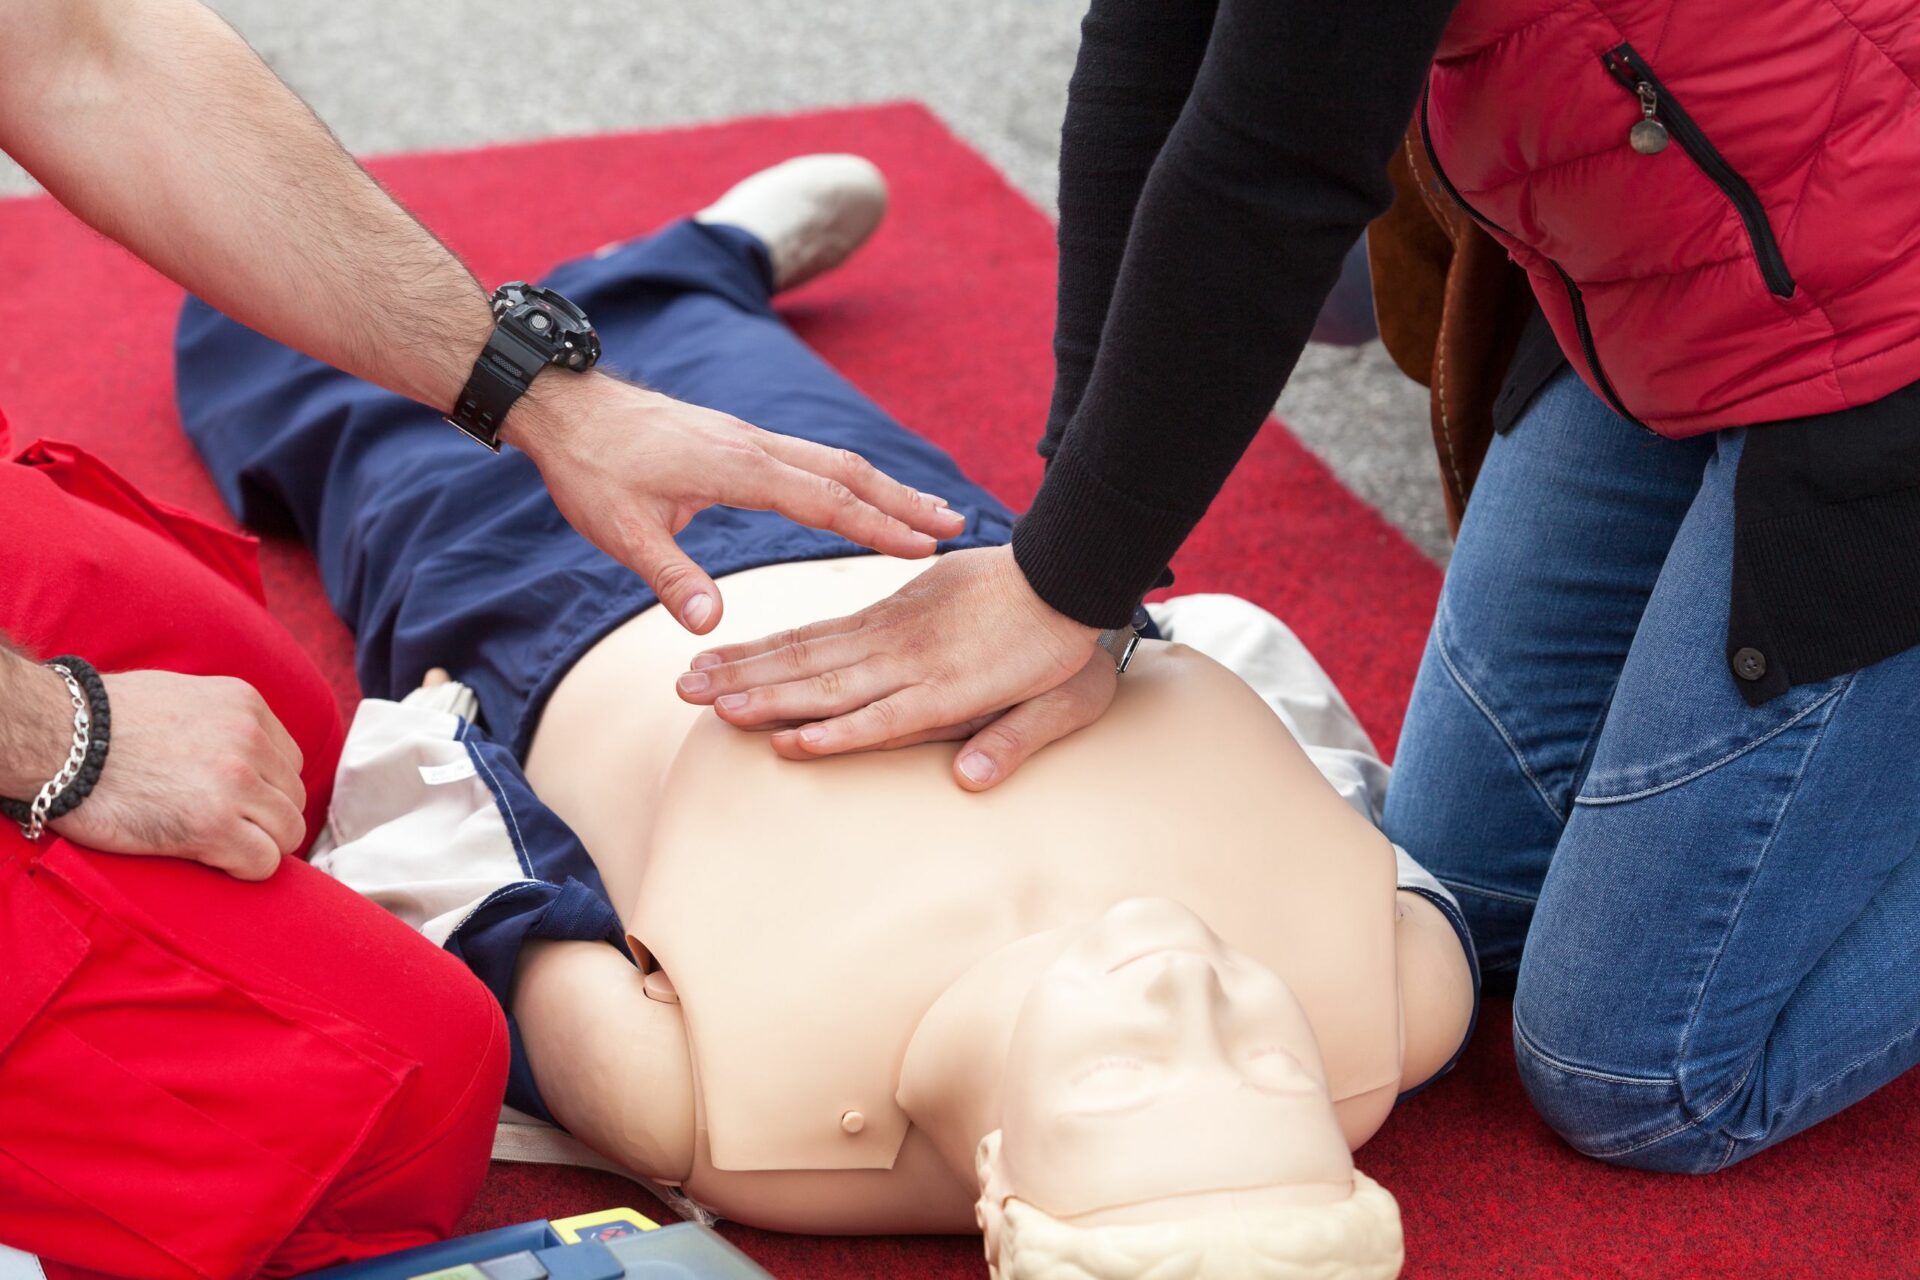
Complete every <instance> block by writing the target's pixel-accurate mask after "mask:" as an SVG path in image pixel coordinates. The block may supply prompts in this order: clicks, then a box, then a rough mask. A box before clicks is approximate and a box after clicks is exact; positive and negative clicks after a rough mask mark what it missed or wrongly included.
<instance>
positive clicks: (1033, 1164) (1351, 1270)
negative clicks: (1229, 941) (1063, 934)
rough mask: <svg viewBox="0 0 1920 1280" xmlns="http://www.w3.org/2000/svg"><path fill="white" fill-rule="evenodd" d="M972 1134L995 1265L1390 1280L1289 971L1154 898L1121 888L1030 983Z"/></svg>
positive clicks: (1392, 1248) (1005, 1272)
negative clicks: (998, 1077)
mask: <svg viewBox="0 0 1920 1280" xmlns="http://www.w3.org/2000/svg"><path fill="white" fill-rule="evenodd" d="M1006 1081H1007V1083H1006V1091H1005V1098H1004V1112H1003V1115H1002V1123H1001V1128H1000V1129H999V1130H998V1131H996V1132H994V1133H992V1134H989V1135H988V1136H987V1137H986V1139H985V1140H984V1141H983V1142H982V1143H981V1145H980V1152H979V1159H978V1166H979V1173H980V1180H981V1198H980V1204H979V1218H980V1225H981V1228H982V1230H983V1231H984V1232H985V1234H986V1249H987V1260H988V1263H989V1264H990V1266H991V1267H992V1269H993V1275H994V1280H1121V1277H1137V1276H1149V1275H1150V1276H1152V1277H1154V1280H1254V1278H1258V1280H1306V1278H1307V1277H1313V1278H1315V1280H1391V1277H1394V1276H1397V1275H1398V1274H1399V1272H1400V1266H1401V1258H1402V1250H1401V1236H1400V1217H1399V1211H1398V1209H1397V1208H1396V1206H1395V1205H1394V1202H1393V1197H1391V1196H1390V1195H1388V1194H1387V1193H1386V1192H1385V1191H1384V1190H1382V1189H1381V1188H1380V1187H1379V1186H1378V1185H1377V1184H1375V1183H1374V1182H1372V1181H1371V1180H1370V1179H1368V1178H1366V1177H1365V1176H1364V1175H1362V1174H1359V1173H1357V1172H1356V1171H1355V1170H1354V1167H1353V1160H1352V1157H1351V1156H1350V1155H1349V1153H1348V1151H1347V1144H1346V1139H1345V1137H1344V1136H1343V1134H1342V1132H1341V1129H1340V1125H1339V1122H1338V1119H1337V1118H1336V1116H1335V1114H1334V1109H1333V1103H1332V1101H1331V1099H1330V1098H1329V1096H1328V1092H1327V1080H1326V1072H1325V1068H1324V1067H1323V1065H1322V1064H1321V1060H1320V1049H1319V1045H1318V1043H1317V1042H1316V1041H1315V1039H1314V1035H1313V1029H1312V1027H1311V1026H1310V1025H1308V1022H1307V1018H1306V1014H1305V1012H1304V1011H1303V1010H1302V1009H1301V1008H1300V1004H1299V1001H1298V1000H1296V999H1295V998H1294V995H1293V992H1292V991H1291V990H1290V989H1289V988H1288V987H1287V985H1286V983H1284V982H1282V981H1281V980H1280V978H1279V977H1278V976H1277V975H1276V974H1274V973H1273V971H1272V970H1270V969H1267V968H1265V967H1264V966H1262V965H1260V964H1258V963H1257V962H1255V961H1253V960H1251V959H1249V958H1247V957H1246V956H1243V955H1240V954H1238V953H1236V952H1233V951H1231V950H1229V949H1228V948H1227V947H1226V945H1225V944H1224V943H1223V942H1221V940H1220V939H1219V938H1218V937H1217V936H1216V935H1215V934H1214V933H1213V932H1212V931H1211V930H1210V929H1208V928H1207V926H1206V924H1205V923H1203V922H1202V921H1201V920H1200V918H1199V917H1198V916H1196V915H1194V914H1193V913H1192V912H1191V911H1189V910H1187V909H1186V908H1185V907H1182V906H1180V905H1179V904H1177V903H1174V902H1171V901H1168V900H1166V899H1159V898H1149V899H1135V900H1133V901H1130V902H1123V903H1121V904H1119V905H1118V906H1115V907H1114V908H1112V909H1111V910H1110V911H1108V912H1107V914H1106V915H1104V916H1103V917H1102V918H1101V919H1100V920H1099V921H1097V922H1095V923H1094V924H1093V925H1092V926H1090V927H1089V928H1088V929H1087V930H1086V931H1085V932H1084V933H1082V934H1081V935H1080V936H1079V937H1078V938H1077V939H1075V940H1074V941H1073V942H1072V943H1071V944H1070V945H1069V946H1068V948H1067V949H1066V951H1065V952H1064V953H1062V954H1061V956H1060V957H1059V959H1058V960H1056V961H1055V962H1054V963H1053V964H1052V965H1051V966H1050V967H1049V968H1048V969H1047V970H1046V971H1045V972H1044V973H1043V974H1042V975H1041V977H1040V979H1039V981H1038V982H1036V983H1035V985H1034V987H1033V989H1032V991H1031V993H1030V994H1029V996H1028V998H1027V1001H1026V1003H1025V1005H1024V1006H1023V1008H1022V1009H1021V1012H1020V1016H1019V1019H1018V1021H1017V1023H1016V1024H1015V1028H1014V1034H1013V1040H1012V1043H1011V1045H1010V1047H1009V1052H1008V1061H1007V1072H1006Z"/></svg>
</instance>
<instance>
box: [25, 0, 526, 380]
mask: <svg viewBox="0 0 1920 1280" xmlns="http://www.w3.org/2000/svg"><path fill="white" fill-rule="evenodd" d="M0 30H4V31H5V32H6V36H5V39H4V40H0V149H4V150H5V151H7V152H8V154H10V155H11V156H13V158H14V159H15V160H17V161H18V162H19V163H20V164H21V165H22V166H23V167H24V168H26V169H27V170H28V171H29V172H30V173H32V174H33V175H34V177H35V178H37V179H39V181H40V182H41V183H42V184H43V185H44V186H45V187H46V188H47V190H48V191H50V192H51V193H52V194H53V195H54V196H55V197H57V198H58V199H59V200H60V201H61V202H62V203H64V204H65V205H66V206H67V207H68V208H70V209H72V210H73V211H74V212H75V213H76V214H78V215H79V216H80V217H81V218H83V219H85V220H86V221H87V222H88V223H90V224H91V225H92V226H94V227H95V228H96V229H98V230H99V231H100V232H102V233H103V234H105V235H107V236H109V237H111V238H112V239H114V240H117V241H119V242H120V243H121V244H123V245H125V246H126V247H127V248H128V249H130V250H132V251H133V252H134V253H136V254H138V255H139V256H140V257H141V258H144V259H145V260H146V261H147V262H149V263H151V264H152V265H153V266H154V267H155V268H157V269H158V270H160V271H162V272H164V273H165V274H166V275H168V276H169V277H171V278H172V279H173V280H175V281H176V282H178V283H179V284H181V285H183V286H185V287H186V288H187V289H189V290H191V291H192V292H194V293H196V294H198V295H199V296H200V297H202V298H204V299H206V300H207V301H208V302H210V303H212V304H213V305H214V306H216V307H218V308H220V309H221V310H222V311H225V312H226V313H227V314H229V315H231V316H233V317H234V318H235V319H237V320H240V321H242V322H243V323H245V324H247V325H249V326H250V327H252V328H255V329H258V330H259V331H260V332H262V333H265V334H267V335H268V336H270V337H273V338H275V339H278V340H279V341H281V342H284V343H286V344H287V345H288V346H291V347H295V348H297V349H299V350H301V351H304V352H306V353H307V354H309V355H312V356H315V357H317V358H318V359H321V360H324V361H326V362H328V363H329V364H333V365H337V366H338V367H340V368H343V369H346V370H347V371H349V372H351V373H354V374H357V375H359V376H360V377H363V378H366V379H367V380H369V381H371V382H376V383H379V384H380V385H382V386H384V387H387V388H389V389H390V390H393V391H397V392H399V393H401V394H402V395H406V396H409V397H411V398H413V399H415V400H419V401H421V402H423V403H426V404H429V405H432V406H433V407H435V408H438V409H442V410H444V409H446V408H448V407H449V406H450V405H451V404H452V403H453V401H454V399H455V397H456V396H457V395H458V394H459V391H460V388H461V386H462V385H463V384H464V383H465V381H466V377H467V374H468V372H469V371H470V370H471V368H472V366H473V361H474V359H475V357H476V356H477V355H478V354H479V351H480V349H481V347H482V346H483V345H484V344H485V342H486V340H487V335H488V333H489V332H490V330H491V316H490V313H489V310H488V304H487V297H486V293H485V291H484V290H483V289H482V288H481V287H480V285H479V284H478V282H476V281H475V280H474V278H473V276H472V274H471V273H470V272H469V271H468V270H467V269H466V268H465V267H464V266H463V265H462V264H461V263H460V261H459V260H458V259H457V258H455V257H454V256H453V254H451V253H450V252H448V250H447V249H446V248H445V247H444V246H442V245H441V244H440V243H439V241H437V240H436V239H435V238H434V237H433V236H432V235H431V234H429V233H428V232H427V231H426V230H425V229H424V228H422V227H421V226H420V224H419V223H418V222H416V221H415V220H414V219H413V217H412V216H411V215H409V214H408V213H407V212H406V211H405V210H404V209H402V208H401V207H400V206H399V205H397V204H395V203H394V202H393V200H392V199H391V198H390V197H389V196H388V195H387V194H386V193H385V192H384V191H383V190H382V189H381V188H380V186H379V185H378V184H377V183H375V182H374V181H373V179H372V178H370V177H369V176H368V175H367V174H366V172H365V171H364V170H362V169H361V168H360V166H359V165H358V164H356V163H355V162H354V160H353V158H352V157H351V156H349V155H347V153H346V152H345V151H344V150H342V149H341V147H340V145H339V143H338V142H337V141H336V140H335V139H334V137H333V135H332V134H331V133H329V132H328V130H327V128H326V126H325V125H323V124H322V123H321V122H320V121H319V120H318V119H316V118H315V116H314V115H313V113H312V112H311V111H309V110H308V109H307V107H306V105H305V104H304V103H302V102H301V101H300V99H299V98H297V97H296V96H295V95H294V94H293V92H292V91H291V90H289V89H288V88H287V87H286V86H285V85H284V84H282V83H281V82H280V80H279V79H278V77H276V76H275V75H274V74H273V72H272V71H271V70H269V69H268V68H267V66H266V64H265V63H263V62H262V61H261V60H260V59H259V57H257V56H256V55H255V54H254V52H253V50H252V49H251V48H250V47H248V45H247V43H246V42H245V41H244V40H242V39H241V38H240V36H239V35H238V34H237V33H236V32H235V31H234V30H233V29H232V28H231V27H229V26H228V25H227V24H226V23H225V22H224V21H223V20H222V19H221V18H220V17H219V16H218V15H216V14H215V13H213V12H212V11H211V10H209V9H207V8H206V7H205V6H204V5H202V4H200V3H199V2H198V0H60V2H59V3H55V4H48V3H46V2H45V0H0Z"/></svg>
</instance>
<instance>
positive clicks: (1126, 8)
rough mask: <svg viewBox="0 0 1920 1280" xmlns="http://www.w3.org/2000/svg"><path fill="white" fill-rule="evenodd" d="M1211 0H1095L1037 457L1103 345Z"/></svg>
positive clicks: (1080, 59) (1075, 91)
mask: <svg viewBox="0 0 1920 1280" xmlns="http://www.w3.org/2000/svg"><path fill="white" fill-rule="evenodd" d="M1214 9H1215V4H1214V0H1191V2H1189V3H1180V4H1168V3H1166V0H1093V5H1092V7H1091V8H1090V9H1089V10H1088V12H1087V17H1086V20H1085V21H1084V22H1083V23H1081V26H1080V50H1079V54H1078V55H1077V57H1076V59H1075V61H1074V68H1073V79H1072V80H1071V81H1070V82H1069V84H1068V86H1067V114H1066V119H1065V121H1064V122H1063V124H1062V126H1061V129H1060V236H1059V239H1060V280H1059V301H1058V309H1057V311H1056V313H1055V319H1054V330H1053V354H1054V384H1053V403H1052V405H1051V407H1050V408H1049V409H1048V412H1047V430H1046V435H1045V436H1044V437H1043V439H1042V440H1041V442H1040V453H1041V456H1043V457H1047V458H1051V457H1052V456H1053V454H1054V451H1055V450H1056V449H1057V448H1058V447H1059V444H1060V437H1061V435H1062V434H1063V433H1064V432H1065V431H1066V427H1067V423H1068V422H1069V421H1070V420H1071V419H1072V417H1073V414H1074V410H1075V409H1077V408H1078V407H1079V404H1080V397H1081V394H1082V393H1083V392H1084V391H1085V390H1086V386H1087V378H1088V376H1089V375H1090V374H1091V373H1092V372H1093V362H1094V357H1095V356H1096V355H1097V354H1098V352H1099V348H1100V330H1101V327H1102V326H1103V325H1104V324H1105V323H1106V318H1107V307H1108V304H1109V303H1110V302H1111V300H1112V298H1113V288H1114V281H1115V279H1116V277H1117V276H1118V275H1119V272H1120V262H1121V258H1122V256H1123V255H1124V254H1125V252H1126V247H1127V232H1128V231H1129V230H1130V229H1131V227H1132V226H1133V213H1134V208H1135V206H1136V205H1138V204H1139V202H1140V191H1141V188H1142V187H1143V186H1145V184H1146V181H1147V174H1148V173H1149V172H1150V171H1151V170H1152V168H1153V163H1154V161H1155V159H1157V158H1158V157H1159V155H1160V149H1161V147H1162V146H1163V145H1164V144H1165V142H1166V140H1167V134H1168V133H1169V132H1170V131H1171V130H1172V128H1173V126H1174V122H1175V121H1176V120H1178V119H1179V118H1180V110H1181V108H1182V107H1183V106H1184V105H1185V104H1186V101H1187V95H1188V93H1189V92H1190V91H1191V90H1192V88H1193V81H1194V76H1195V75H1196V74H1197V73H1198V71H1199V69H1200V61H1201V58H1202V57H1203V56H1204V55H1205V53H1206V50H1207V36H1208V33H1209V32H1211V31H1212V29H1213V16H1214Z"/></svg>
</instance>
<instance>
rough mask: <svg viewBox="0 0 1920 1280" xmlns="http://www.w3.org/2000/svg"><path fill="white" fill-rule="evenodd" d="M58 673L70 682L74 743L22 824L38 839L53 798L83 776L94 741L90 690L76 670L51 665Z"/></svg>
mask: <svg viewBox="0 0 1920 1280" xmlns="http://www.w3.org/2000/svg"><path fill="white" fill-rule="evenodd" d="M48 670H50V671H52V672H53V673H54V674H55V675H57V676H59V677H60V678H61V679H62V680H65V681H66V682H67V695H68V696H69V697H71V698H72V699H73V747H72V749H71V750H69V751H68V752H67V762H66V763H65V764H63V765H61V766H60V772H58V773H56V774H54V775H53V777H52V779H51V780H49V781H48V783H47V785H46V786H44V787H41V788H40V791H39V794H37V795H35V796H34V797H33V804H32V806H31V807H30V808H29V809H28V816H27V821H26V822H24V823H22V824H21V826H20V832H21V834H22V835H24V836H26V838H27V839H29V840H38V839H39V838H40V833H41V832H42V831H45V830H46V829H47V811H48V810H49V809H51V808H53V802H54V801H55V800H58V799H59V798H60V793H61V792H62V791H65V790H66V789H67V788H68V787H70V786H72V785H73V780H74V779H75V778H77V777H79V776H80V770H81V768H82V767H84V766H85V765H86V763H87V748H88V747H90V746H91V745H92V744H93V716H92V714H91V713H90V712H88V710H87V695H86V691H85V690H83V689H82V688H81V687H80V682H79V681H78V680H76V679H74V678H73V672H71V671H69V670H67V668H65V667H63V666H61V665H60V664H59V663H57V662H56V663H53V664H51V665H50V666H49V667H48Z"/></svg>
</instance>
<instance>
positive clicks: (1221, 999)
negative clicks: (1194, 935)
mask: <svg viewBox="0 0 1920 1280" xmlns="http://www.w3.org/2000/svg"><path fill="white" fill-rule="evenodd" d="M1143 963H1145V964H1149V965H1153V966H1154V967H1155V970H1156V972H1155V973H1154V975H1153V977H1152V978H1151V979H1150V980H1149V981H1148V983H1147V987H1146V995H1147V999H1148V1000H1150V1001H1152V1002H1153V1004H1155V1005H1156V1006H1158V1007H1159V1008H1162V1009H1164V1010H1166V1012H1167V1014H1168V1016H1169V1017H1170V1019H1171V1021H1172V1023H1173V1027H1174V1033H1175V1035H1176V1036H1177V1037H1178V1039H1179V1041H1180V1042H1181V1043H1182V1044H1183V1045H1185V1046H1186V1051H1187V1052H1188V1053H1189V1054H1196V1053H1197V1054H1205V1055H1207V1056H1209V1057H1212V1056H1217V1055H1219V1054H1220V1053H1221V1052H1222V1051H1223V1046H1222V1045H1221V1043H1220V1020H1221V1013H1222V1010H1223V1009H1224V1007H1225V1005H1226V1003H1227V990H1226V987H1225V986H1224V985H1223V984H1222V983H1221V981H1220V971H1219V969H1217V968H1215V967H1214V964H1213V962H1212V961H1211V960H1209V959H1208V958H1207V957H1205V956H1198V955H1195V954H1194V953H1192V952H1191V951H1168V952H1166V953H1164V954H1160V955H1155V956H1153V957H1152V958H1150V959H1148V960H1145V961H1144V962H1143Z"/></svg>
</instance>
